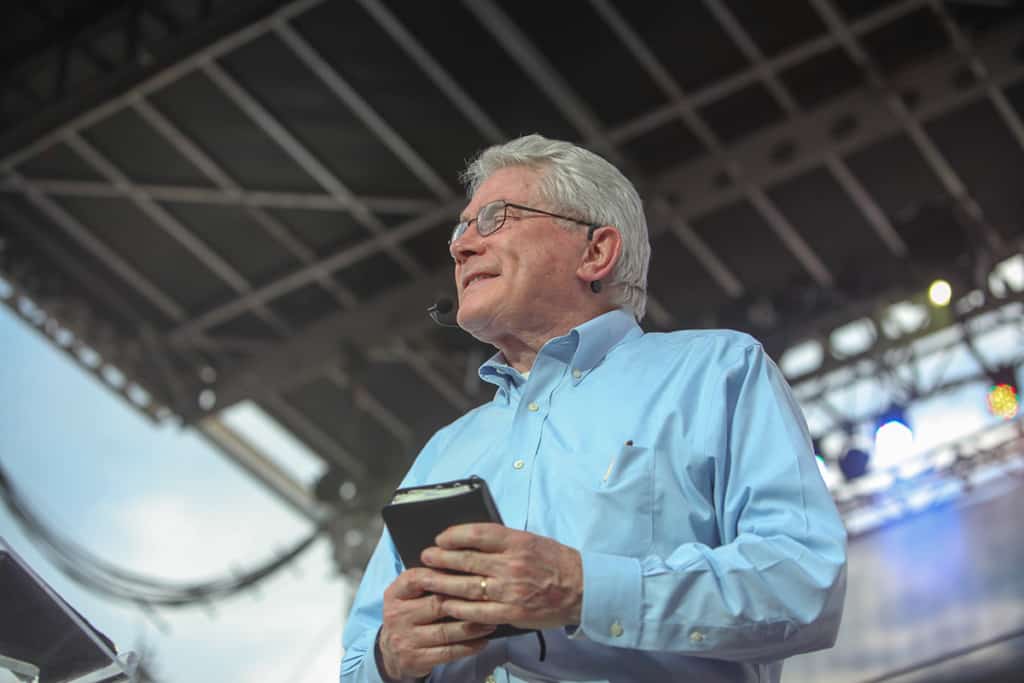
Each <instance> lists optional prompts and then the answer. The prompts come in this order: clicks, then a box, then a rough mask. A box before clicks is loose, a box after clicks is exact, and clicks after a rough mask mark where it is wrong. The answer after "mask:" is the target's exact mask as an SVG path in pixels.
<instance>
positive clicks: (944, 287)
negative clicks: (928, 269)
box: [928, 280, 953, 306]
mask: <svg viewBox="0 0 1024 683" xmlns="http://www.w3.org/2000/svg"><path fill="white" fill-rule="evenodd" d="M952 298H953V288H952V287H951V286H950V284H949V283H948V282H946V281H945V280H936V281H935V282H933V283H932V285H931V287H929V288H928V300H929V301H931V302H932V304H933V305H935V306H948V305H949V302H950V300H951V299H952Z"/></svg>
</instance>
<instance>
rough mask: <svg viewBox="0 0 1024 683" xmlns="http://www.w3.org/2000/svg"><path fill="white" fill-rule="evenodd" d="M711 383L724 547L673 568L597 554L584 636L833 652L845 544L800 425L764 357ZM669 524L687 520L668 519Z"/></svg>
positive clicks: (591, 561)
mask: <svg viewBox="0 0 1024 683" xmlns="http://www.w3.org/2000/svg"><path fill="white" fill-rule="evenodd" d="M736 351H737V349H736V347H735V346H733V353H732V354H731V358H730V356H729V354H727V353H725V352H723V354H722V361H723V362H722V363H721V366H720V367H724V368H725V369H724V371H720V372H717V373H709V376H708V379H707V380H706V381H705V382H704V383H703V389H702V390H701V395H700V396H698V397H692V396H690V397H685V400H700V401H701V402H702V403H701V405H703V406H707V407H706V408H705V409H704V413H703V415H704V419H703V420H702V422H703V423H704V428H705V431H704V434H706V438H705V439H704V441H705V448H706V453H707V454H708V455H709V456H710V457H712V458H713V459H714V473H715V474H714V477H715V481H714V482H713V487H712V488H713V498H714V501H713V505H714V511H715V515H716V518H717V527H718V535H719V539H716V540H715V541H709V543H708V544H705V543H685V544H683V545H680V546H679V547H677V548H675V549H674V550H673V551H672V552H671V553H670V554H669V555H668V556H666V557H661V556H654V555H650V556H647V557H642V558H635V557H624V556H618V555H611V554H605V553H595V552H587V551H586V550H584V551H583V552H582V553H581V554H582V558H583V576H584V592H583V609H582V619H581V621H582V624H581V629H582V630H583V631H584V633H585V635H586V637H587V638H588V639H590V640H593V641H596V642H600V643H604V644H607V645H611V646H618V647H626V648H637V649H643V650H655V651H666V652H676V653H680V654H686V655H690V656H705V657H711V658H715V659H724V660H744V661H761V660H776V659H782V658H784V657H788V656H791V655H794V654H798V653H800V652H807V651H811V650H816V649H820V648H824V647H830V646H831V645H832V644H833V643H834V642H835V638H836V634H837V632H838V628H839V621H840V616H841V613H842V605H843V598H844V596H845V586H846V532H845V530H844V528H843V525H842V522H841V520H840V518H839V515H838V513H837V511H836V508H835V504H834V503H833V501H832V497H831V495H830V494H829V492H828V490H827V488H826V487H825V484H824V482H823V481H822V479H821V475H820V473H819V471H818V467H817V463H816V462H815V458H814V455H813V452H812V448H811V443H810V437H809V434H808V432H807V427H806V425H805V423H804V421H803V417H802V413H801V411H800V408H799V406H798V405H797V403H796V401H795V400H794V399H793V397H792V394H791V393H790V390H789V387H788V385H787V384H786V382H785V380H784V378H783V377H782V374H781V372H780V371H779V369H778V368H777V367H776V366H775V364H774V363H773V362H772V361H771V359H770V358H768V357H767V355H766V354H765V353H764V351H763V350H762V349H761V347H760V345H758V344H756V343H752V344H747V345H745V347H744V348H742V349H740V350H739V351H740V352H738V353H737V352H736ZM664 514H686V511H685V510H674V511H673V510H665V511H664Z"/></svg>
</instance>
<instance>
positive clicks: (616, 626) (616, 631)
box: [608, 621, 623, 638]
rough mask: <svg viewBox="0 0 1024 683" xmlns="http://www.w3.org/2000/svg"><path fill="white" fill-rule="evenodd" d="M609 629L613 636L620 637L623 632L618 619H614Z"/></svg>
mask: <svg viewBox="0 0 1024 683" xmlns="http://www.w3.org/2000/svg"><path fill="white" fill-rule="evenodd" d="M608 631H609V633H611V634H612V636H613V637H615V638H618V637H619V636H621V635H622V633H623V629H622V624H620V623H619V622H617V621H613V622H612V627H611V628H610V629H608Z"/></svg>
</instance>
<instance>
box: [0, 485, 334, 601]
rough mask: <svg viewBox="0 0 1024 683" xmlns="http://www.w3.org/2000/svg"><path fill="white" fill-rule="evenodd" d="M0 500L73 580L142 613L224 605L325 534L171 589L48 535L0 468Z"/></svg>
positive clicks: (315, 532)
mask: <svg viewBox="0 0 1024 683" xmlns="http://www.w3.org/2000/svg"><path fill="white" fill-rule="evenodd" d="M0 498H2V499H3V501H4V504H5V505H6V506H7V508H8V509H9V510H10V512H11V514H12V515H13V516H14V518H15V519H16V520H17V521H18V524H19V525H20V526H21V527H22V528H23V529H24V530H25V532H26V534H27V535H28V536H29V538H31V539H32V540H33V542H35V543H36V544H37V545H38V546H39V547H40V549H41V550H42V551H43V552H44V553H45V554H46V555H47V556H48V557H49V558H50V560H51V561H52V562H53V563H54V565H55V566H56V567H57V568H58V569H59V570H60V571H61V572H63V573H64V574H65V575H67V576H68V577H69V578H70V579H71V580H73V581H75V582H76V583H78V584H79V585H81V586H83V587H84V588H86V589H88V590H91V591H93V592H96V593H99V594H102V595H105V596H107V597H109V598H112V599H115V600H119V601H122V602H128V603H132V604H134V605H144V606H146V607H152V606H160V607H184V606H189V605H195V604H200V603H209V602H211V601H213V600H222V599H225V598H227V597H230V596H232V595H234V594H236V593H239V592H240V591H242V590H244V589H246V588H248V587H250V586H252V585H254V584H256V583H258V582H259V581H262V580H264V579H266V578H268V577H269V576H271V575H272V574H274V573H276V572H277V571H278V570H280V569H281V568H282V567H284V566H285V565H287V564H288V563H290V562H291V561H293V560H294V559H295V558H297V557H298V556H299V555H301V554H302V553H303V552H304V551H305V550H306V549H308V548H309V547H310V546H311V545H312V544H313V542H314V541H316V539H317V538H318V537H319V536H320V533H321V532H322V531H323V530H324V528H325V524H324V523H320V524H318V525H317V527H316V528H315V529H314V530H313V531H312V533H310V534H309V535H308V536H307V537H306V538H304V539H302V540H301V541H299V542H298V543H296V544H295V545H294V546H292V548H291V549H289V550H288V551H287V552H285V553H284V554H283V555H281V556H280V557H277V558H275V559H273V560H271V561H269V562H267V563H265V564H263V565H261V566H259V567H257V568H256V569H253V570H250V571H248V572H245V573H244V574H241V575H238V576H231V577H224V578H220V579H214V580H210V581H202V582H196V583H174V582H170V581H166V580H162V579H158V578H154V577H150V576H146V575H144V574H139V573H137V572H132V571H129V570H126V569H123V568H121V567H118V566H117V565H115V564H113V563H110V562H108V561H106V560H104V559H103V558H101V557H99V556H97V555H95V554H94V553H92V552H90V551H89V550H87V549H85V548H83V547H82V546H81V545H79V544H77V543H75V542H74V541H71V540H69V539H67V538H65V537H63V536H62V535H61V534H59V533H58V532H56V531H54V530H53V529H51V528H50V527H49V526H48V525H47V524H46V523H45V522H44V521H42V519H41V518H40V517H39V516H38V515H37V514H36V513H35V512H34V511H33V510H32V508H31V506H29V505H28V503H27V502H26V501H25V500H24V499H23V498H22V497H21V496H20V494H19V493H18V491H17V490H16V489H15V487H14V486H13V484H12V483H11V481H10V478H9V477H8V475H7V474H6V473H5V472H4V471H3V468H2V467H0Z"/></svg>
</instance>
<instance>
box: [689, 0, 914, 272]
mask: <svg viewBox="0 0 1024 683" xmlns="http://www.w3.org/2000/svg"><path fill="white" fill-rule="evenodd" d="M704 4H705V5H707V6H708V8H709V9H710V10H711V12H712V14H714V16H715V18H716V19H717V20H718V22H719V24H720V25H721V26H722V28H723V29H724V30H725V31H726V33H727V34H728V35H729V37H730V38H731V39H732V41H733V42H734V43H736V45H737V47H738V48H739V49H740V51H741V52H742V53H743V55H744V56H745V57H746V58H747V59H748V60H749V61H750V62H751V63H753V64H755V65H756V66H757V67H758V69H759V71H760V73H761V74H762V81H763V83H764V84H765V85H766V86H767V87H768V90H769V91H770V92H771V94H772V97H773V98H774V99H775V101H776V102H777V103H778V104H779V106H780V107H781V108H782V111H784V112H785V113H786V116H787V118H789V119H791V120H795V121H797V122H798V123H799V122H800V121H801V120H802V119H803V117H804V116H805V114H804V112H803V111H802V110H801V108H800V105H799V104H798V103H797V101H796V98H795V97H793V95H792V93H790V92H789V88H787V87H786V86H785V85H784V84H783V82H782V79H781V78H780V77H779V72H778V71H774V70H772V69H770V68H768V67H767V63H768V58H767V57H766V56H765V54H764V53H763V52H762V51H761V48H759V47H758V46H757V43H756V42H754V40H753V38H751V37H750V35H749V34H748V33H747V31H746V29H744V28H743V26H742V25H741V24H740V22H739V21H738V20H737V19H736V17H735V16H733V14H732V11H731V10H730V9H729V8H728V7H727V6H726V5H725V3H724V2H722V0H704ZM825 165H826V167H827V168H828V170H829V171H830V172H831V174H832V177H833V179H834V180H835V181H836V182H837V183H838V184H839V186H840V187H841V188H842V189H843V190H844V191H845V192H846V195H847V197H849V198H850V200H851V201H852V202H853V204H854V206H856V207H857V208H858V209H859V210H860V212H861V214H862V215H863V217H864V219H865V220H866V221H867V223H868V225H870V226H871V227H872V228H874V230H875V232H876V233H877V234H878V237H879V238H880V239H881V240H882V242H883V243H884V244H885V245H886V246H887V247H888V248H889V250H890V251H891V252H892V253H893V254H895V255H897V256H904V255H906V253H907V248H906V245H905V244H903V240H902V238H900V236H899V233H897V232H896V230H895V228H893V226H892V223H891V222H890V221H889V219H888V217H887V216H886V215H885V212H883V211H882V209H881V208H880V207H879V206H878V204H877V202H875V200H874V198H873V197H872V196H871V195H870V194H869V193H868V191H867V190H866V189H865V188H864V186H863V185H861V183H860V181H859V180H857V178H856V177H855V176H854V175H853V173H851V172H850V170H849V168H847V166H846V162H844V161H843V160H842V159H841V158H840V157H839V156H837V155H835V154H827V155H826V156H825ZM755 206H756V202H755ZM783 227H784V228H785V229H784V230H783V231H782V233H781V235H780V236H783V237H784V238H789V239H791V233H790V229H789V228H788V226H783ZM801 241H802V240H801ZM789 244H790V243H789V242H788V241H787V245H789ZM804 247H805V245H800V244H794V245H792V246H791V249H794V248H795V249H797V250H803V248H804ZM805 268H807V269H808V270H816V271H819V274H820V275H824V272H821V271H822V270H823V269H824V265H823V264H821V263H820V262H819V263H807V264H805ZM829 278H831V274H829ZM815 280H816V281H817V282H818V283H819V284H830V282H828V283H826V282H823V281H822V280H821V279H819V277H815Z"/></svg>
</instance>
